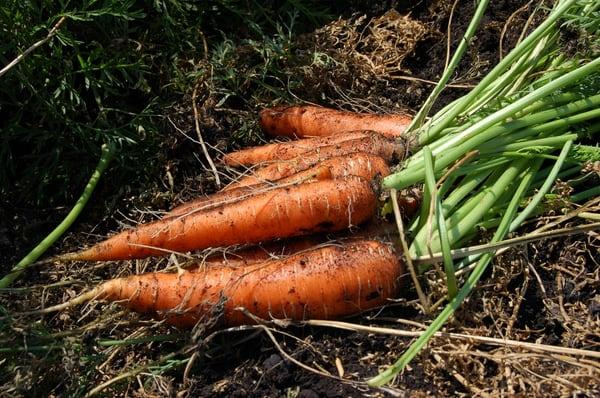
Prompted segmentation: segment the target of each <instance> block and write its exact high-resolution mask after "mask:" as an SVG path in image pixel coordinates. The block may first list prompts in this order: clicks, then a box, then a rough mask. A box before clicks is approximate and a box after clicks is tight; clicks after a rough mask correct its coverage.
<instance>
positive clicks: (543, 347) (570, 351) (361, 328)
mask: <svg viewBox="0 0 600 398" xmlns="http://www.w3.org/2000/svg"><path fill="white" fill-rule="evenodd" d="M303 324H304V325H308V326H321V327H330V328H337V329H345V330H351V331H354V332H365V333H375V334H387V335H391V336H400V337H420V336H421V335H422V334H423V333H425V331H409V330H398V329H391V328H384V327H377V326H365V325H358V324H354V323H349V322H341V321H328V320H318V319H314V320H308V321H304V322H303ZM433 336H434V337H445V338H449V339H455V340H466V341H473V342H478V343H482V344H487V345H491V346H496V347H512V348H524V349H528V350H532V351H540V352H551V353H556V354H563V355H573V356H578V357H587V358H600V352H598V351H592V350H583V349H580V348H570V347H558V346H554V345H548V344H538V343H528V342H526V341H518V340H511V339H497V338H494V337H486V336H477V335H469V334H464V333H452V332H436V333H435V334H434V335H433Z"/></svg>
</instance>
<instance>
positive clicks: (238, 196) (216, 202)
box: [162, 166, 333, 219]
mask: <svg viewBox="0 0 600 398" xmlns="http://www.w3.org/2000/svg"><path fill="white" fill-rule="evenodd" d="M331 178H333V176H332V174H331V169H330V168H329V167H327V166H315V167H312V168H310V169H307V170H304V171H301V172H298V173H296V174H293V175H291V176H289V177H286V178H282V179H280V180H277V181H275V182H272V183H270V182H269V183H267V182H258V181H257V182H256V184H253V185H252V184H251V185H244V186H239V187H238V188H231V189H226V190H223V191H219V192H216V193H214V194H212V195H210V196H202V197H199V198H196V199H193V200H190V201H188V202H185V203H182V204H180V205H179V206H177V207H175V208H173V209H172V210H170V211H168V212H167V213H165V214H164V215H163V217H162V218H163V219H164V218H168V217H179V216H183V215H187V214H189V213H191V212H197V211H202V210H208V209H211V208H215V207H217V206H221V205H226V204H228V203H232V202H233V201H236V200H242V199H247V198H250V197H252V196H254V195H256V194H258V193H261V192H266V191H271V190H273V189H277V188H281V187H287V186H292V185H294V184H303V183H309V182H313V181H321V180H327V179H331Z"/></svg>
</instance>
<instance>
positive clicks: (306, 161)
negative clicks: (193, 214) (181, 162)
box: [224, 152, 390, 192]
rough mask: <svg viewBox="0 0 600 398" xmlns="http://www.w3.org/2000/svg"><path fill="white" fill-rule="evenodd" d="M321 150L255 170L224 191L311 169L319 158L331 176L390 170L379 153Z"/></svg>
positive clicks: (370, 175) (368, 175)
mask: <svg viewBox="0 0 600 398" xmlns="http://www.w3.org/2000/svg"><path fill="white" fill-rule="evenodd" d="M315 155H318V154H313V155H307V156H305V157H300V158H298V159H294V160H291V161H282V162H277V163H273V164H270V165H268V166H265V167H263V168H261V169H258V170H256V171H255V172H254V173H253V174H252V175H249V176H246V177H243V178H241V179H239V180H237V181H236V182H234V183H232V184H230V185H228V186H227V187H226V188H224V192H227V191H228V190H232V189H239V188H240V187H245V186H253V185H255V184H259V183H261V182H263V183H264V182H265V181H267V182H269V181H271V182H272V181H277V180H280V179H281V178H284V177H288V176H289V175H294V173H299V172H306V171H308V170H311V167H313V165H314V164H316V163H317V162H320V167H327V168H329V169H330V170H331V176H332V178H340V177H346V176H352V175H354V176H359V177H362V178H365V179H367V180H372V179H373V178H374V177H375V176H377V175H380V176H381V177H385V176H387V175H388V174H389V173H390V169H389V167H388V166H387V164H386V162H385V161H384V160H383V159H382V158H381V157H379V156H374V155H370V154H368V153H361V152H356V153H352V154H348V155H346V156H337V157H332V158H326V159H325V160H323V159H321V158H320V157H319V156H315Z"/></svg>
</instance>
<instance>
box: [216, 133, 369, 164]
mask: <svg viewBox="0 0 600 398" xmlns="http://www.w3.org/2000/svg"><path fill="white" fill-rule="evenodd" d="M372 134H379V133H377V132H375V131H368V130H362V131H348V132H345V133H341V134H338V135H333V136H327V137H313V138H304V139H301V140H295V141H287V142H275V143H272V144H267V145H261V146H255V147H251V148H246V149H242V150H239V151H235V152H230V153H227V154H225V155H224V156H223V158H222V162H223V163H225V164H228V165H230V166H239V165H242V166H252V165H255V164H259V163H262V162H267V161H274V160H288V159H293V158H295V157H298V156H300V155H301V154H304V153H307V152H311V151H314V150H315V149H316V148H321V147H324V146H329V145H335V144H339V143H341V142H344V141H349V140H355V139H359V138H364V137H367V136H368V135H372Z"/></svg>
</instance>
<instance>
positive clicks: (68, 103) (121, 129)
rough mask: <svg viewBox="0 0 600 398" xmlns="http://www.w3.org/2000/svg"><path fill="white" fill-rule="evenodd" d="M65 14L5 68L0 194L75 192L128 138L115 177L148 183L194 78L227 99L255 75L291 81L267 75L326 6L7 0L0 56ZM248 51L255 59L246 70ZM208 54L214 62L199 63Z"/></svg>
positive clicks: (64, 197) (258, 80) (37, 197)
mask: <svg viewBox="0 0 600 398" xmlns="http://www.w3.org/2000/svg"><path fill="white" fill-rule="evenodd" d="M62 16H64V17H66V18H67V21H66V23H65V24H64V25H63V26H62V27H61V29H60V30H59V31H58V33H57V35H56V36H55V37H54V38H52V39H51V40H50V41H49V42H47V43H46V44H45V45H43V46H41V47H40V48H38V49H37V50H35V51H34V52H32V53H30V54H29V56H27V57H26V58H25V59H24V60H23V61H22V62H21V63H19V64H18V65H17V66H16V67H14V68H13V69H11V70H10V71H9V72H8V73H7V74H6V75H4V76H2V77H0V131H1V134H0V137H1V138H0V140H1V141H0V144H1V145H0V199H1V198H4V200H10V201H13V202H14V201H18V202H19V203H23V204H24V203H29V204H36V205H44V206H48V205H56V204H62V203H66V202H69V201H71V200H72V199H73V195H75V194H76V193H77V192H78V191H79V190H80V189H81V186H82V184H83V183H84V181H85V179H86V178H87V176H88V175H89V174H90V173H91V171H92V170H93V167H94V165H95V158H96V154H97V153H98V150H99V147H100V146H101V145H102V143H105V142H113V143H115V144H117V145H119V146H120V147H121V150H120V151H119V152H120V157H119V158H118V159H116V161H117V162H116V163H117V165H118V166H117V167H116V168H115V170H113V172H112V175H113V177H112V185H113V187H117V186H121V187H124V188H125V189H127V188H126V187H127V186H137V187H140V186H143V185H144V184H145V183H146V182H148V181H149V180H151V179H152V178H153V177H152V176H153V175H156V174H157V169H158V167H160V164H161V162H160V159H162V158H163V157H164V154H162V152H161V151H162V149H161V145H162V144H163V143H164V142H165V136H164V134H165V133H164V132H165V131H166V125H167V124H166V123H165V117H164V112H166V111H165V110H166V109H168V108H169V107H170V106H171V105H173V104H174V103H176V102H178V101H179V102H182V96H183V94H184V93H186V92H189V91H190V90H191V88H190V87H191V86H192V85H193V83H194V81H195V80H196V79H198V78H210V79H212V80H213V82H214V83H213V85H214V86H216V87H217V88H218V90H219V91H220V92H221V96H222V97H221V98H222V101H227V100H228V99H229V98H230V97H232V96H234V97H235V98H237V99H241V98H246V93H248V92H250V91H252V90H255V89H256V88H257V87H258V88H260V89H262V90H274V91H276V92H277V93H281V92H284V91H285V90H282V87H285V84H278V88H277V89H276V90H275V89H273V88H272V85H271V83H272V81H273V78H272V77H271V76H277V70H278V68H279V66H280V65H281V61H282V60H284V59H286V57H288V56H289V55H290V40H291V38H292V35H293V33H295V30H297V29H300V30H303V29H311V28H314V24H315V23H317V22H322V21H323V19H324V18H326V17H327V13H326V10H325V9H324V8H323V7H322V6H320V5H318V3H317V2H316V1H299V0H288V1H268V2H258V1H249V2H248V1H241V0H211V1H194V0H143V1H142V0H140V1H135V0H127V1H121V0H119V1H117V0H102V1H101V0H85V1H81V2H72V1H68V0H61V1H50V0H26V1H21V0H7V1H5V2H3V3H2V4H1V5H0V64H1V65H6V64H7V63H8V62H10V61H11V60H12V59H14V58H15V57H16V56H18V55H19V54H21V53H22V52H23V51H25V50H26V49H27V48H28V47H29V46H30V45H31V44H33V43H34V42H36V41H38V40H40V39H42V38H43V37H45V36H46V35H47V33H48V31H49V30H50V29H51V28H52V26H54V24H55V23H56V22H57V21H58V20H59V18H60V17H62ZM205 41H206V42H208V43H209V44H208V45H207V50H208V54H206V50H205V46H204V42H205ZM243 51H248V54H247V55H248V56H249V57H251V59H252V61H253V62H251V63H250V66H248V67H246V69H244V70H239V68H238V67H239V64H241V62H240V61H239V59H240V56H244V55H245V54H244V53H243ZM243 58H245V57H243ZM204 59H207V60H208V62H209V64H210V65H209V66H210V67H208V68H205V67H199V66H198V65H199V64H200V63H201V61H202V60H204ZM209 70H211V71H212V72H211V74H210V75H208V71H209ZM243 104H244V102H243V101H241V105H242V106H243Z"/></svg>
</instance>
